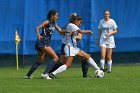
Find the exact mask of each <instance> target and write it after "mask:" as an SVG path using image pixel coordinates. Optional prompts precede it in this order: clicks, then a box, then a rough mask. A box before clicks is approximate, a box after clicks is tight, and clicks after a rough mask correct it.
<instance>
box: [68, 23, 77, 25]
mask: <svg viewBox="0 0 140 93" xmlns="http://www.w3.org/2000/svg"><path fill="white" fill-rule="evenodd" d="M68 26H76V25H75V24H73V23H69V24H68Z"/></svg>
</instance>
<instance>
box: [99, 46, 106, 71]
mask: <svg viewBox="0 0 140 93" xmlns="http://www.w3.org/2000/svg"><path fill="white" fill-rule="evenodd" d="M100 48H101V59H100V66H101V69H102V70H103V71H104V72H105V71H106V69H105V68H104V67H105V56H106V45H105V44H104V45H103V46H100Z"/></svg>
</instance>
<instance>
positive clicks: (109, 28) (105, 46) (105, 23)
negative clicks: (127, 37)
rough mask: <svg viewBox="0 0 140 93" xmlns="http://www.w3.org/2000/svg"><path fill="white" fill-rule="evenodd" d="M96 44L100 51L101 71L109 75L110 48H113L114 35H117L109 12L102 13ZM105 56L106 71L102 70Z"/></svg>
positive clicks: (110, 64) (110, 65)
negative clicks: (102, 17)
mask: <svg viewBox="0 0 140 93" xmlns="http://www.w3.org/2000/svg"><path fill="white" fill-rule="evenodd" d="M98 29H99V31H98V43H99V46H100V49H101V59H100V66H101V69H102V70H103V71H106V70H107V72H108V73H111V67H112V48H115V42H114V36H113V35H114V34H115V33H117V25H116V23H115V21H114V20H113V19H111V18H110V11H109V10H105V11H104V19H102V20H100V23H99V26H98ZM106 55H107V62H108V63H107V69H104V65H105V57H106Z"/></svg>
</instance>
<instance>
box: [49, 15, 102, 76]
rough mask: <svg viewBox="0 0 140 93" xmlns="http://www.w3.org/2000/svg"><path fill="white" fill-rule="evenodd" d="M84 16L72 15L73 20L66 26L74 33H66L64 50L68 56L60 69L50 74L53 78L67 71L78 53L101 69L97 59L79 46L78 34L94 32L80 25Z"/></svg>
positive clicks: (93, 65)
mask: <svg viewBox="0 0 140 93" xmlns="http://www.w3.org/2000/svg"><path fill="white" fill-rule="evenodd" d="M81 22H82V18H81V17H80V16H79V15H74V16H72V20H71V21H70V23H69V24H68V25H67V26H66V30H67V31H68V32H70V31H72V32H73V34H72V35H71V34H69V33H66V34H65V37H64V38H65V44H66V45H65V47H64V52H65V56H66V63H65V64H64V65H62V66H60V67H59V68H58V69H56V70H55V71H54V72H52V73H51V74H49V76H50V77H51V78H55V75H56V74H58V73H61V72H63V71H65V70H66V69H67V68H70V67H71V64H72V61H73V58H74V57H75V56H76V55H77V56H78V57H81V58H84V59H85V60H86V61H87V62H88V63H89V64H90V65H91V66H92V67H94V68H95V69H96V70H97V69H100V68H99V67H98V66H97V64H96V63H95V61H94V60H93V59H92V58H91V57H90V55H89V54H87V53H85V52H84V51H82V50H80V49H79V48H78V47H77V40H76V36H77V34H78V33H82V34H85V33H90V34H92V32H91V31H90V30H81V29H80V28H79V27H78V26H79V25H80V24H81Z"/></svg>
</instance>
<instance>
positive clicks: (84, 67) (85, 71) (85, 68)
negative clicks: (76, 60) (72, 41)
mask: <svg viewBox="0 0 140 93" xmlns="http://www.w3.org/2000/svg"><path fill="white" fill-rule="evenodd" d="M82 72H83V77H87V75H88V62H87V61H86V60H82Z"/></svg>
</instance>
